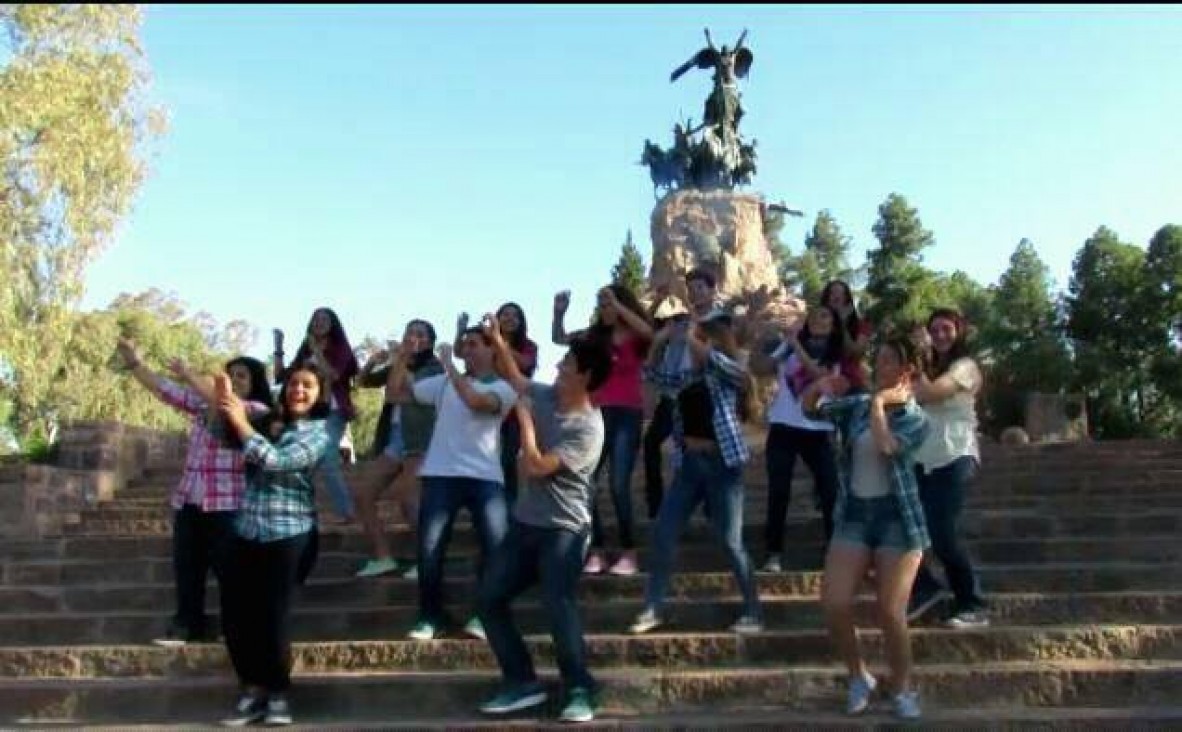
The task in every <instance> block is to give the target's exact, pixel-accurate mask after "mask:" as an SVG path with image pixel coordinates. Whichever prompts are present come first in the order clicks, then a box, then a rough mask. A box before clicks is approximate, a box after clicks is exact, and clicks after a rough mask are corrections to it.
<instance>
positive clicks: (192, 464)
mask: <svg viewBox="0 0 1182 732" xmlns="http://www.w3.org/2000/svg"><path fill="white" fill-rule="evenodd" d="M156 386H157V388H158V393H159V394H160V398H161V400H163V401H164V403H165V404H167V405H169V406H170V407H173V408H175V409H177V410H179V411H181V412H184V413H185V414H188V415H190V417H191V419H190V427H189V449H188V450H187V451H186V453H185V469H184V472H183V473H182V474H181V480H180V483H178V484H177V486H176V488H174V489H173V491H172V499H171V501H170V504H171V505H172V507H173V508H174V509H176V510H178V511H179V510H180V509H181V508H183V507H184V506H185V504H191V505H194V506H199V507H200V508H201V510H202V511H237V510H238V507H239V506H240V505H242V494H243V493H245V492H246V473H245V472H244V468H243V463H242V453H241V452H239V451H238V450H236V449H233V448H230V447H226V446H225V444H223V443H222V441H221V440H220V439H218V437H217V435H215V434H213V433H212V432H210V431H209V427H208V425H207V424H206V419H207V417H208V411H209V403H208V402H206V401H205V399H204V398H203V397H202V396H201V395H200V394H198V393H197V392H195V391H193V390H192V389H189V388H186V387H184V386H181V385H180V384H177V383H176V382H173V381H170V380H169V379H165V378H158V379H157V381H156ZM246 411H247V414H249V415H250V416H251V417H254V416H257V415H259V414H262V413H265V412H266V411H267V408H266V406H264V405H262V404H260V403H258V402H246Z"/></svg>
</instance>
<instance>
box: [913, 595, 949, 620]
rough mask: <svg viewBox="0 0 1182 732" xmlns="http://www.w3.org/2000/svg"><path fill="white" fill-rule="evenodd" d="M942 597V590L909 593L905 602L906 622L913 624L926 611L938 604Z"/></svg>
mask: <svg viewBox="0 0 1182 732" xmlns="http://www.w3.org/2000/svg"><path fill="white" fill-rule="evenodd" d="M943 597H944V592H943V591H942V590H926V591H925V590H916V591H915V592H912V593H911V599H910V600H908V601H907V622H909V623H914V622H915V621H916V620H919V619H920V618H922V617H923V616H924V614H925V613H927V611H929V610H931V609H932V608H934V607H935V606H936V605H939V604H940V600H941V599H942V598H943Z"/></svg>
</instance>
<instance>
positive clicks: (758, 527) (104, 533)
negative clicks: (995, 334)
mask: <svg viewBox="0 0 1182 732" xmlns="http://www.w3.org/2000/svg"><path fill="white" fill-rule="evenodd" d="M699 513H700V512H699ZM748 517H749V518H750V519H751V521H750V522H749V523H745V525H744V527H743V528H744V531H745V532H746V535H747V536H748V537H751V536H752V535H756V536H758V535H762V533H763V520H764V516H763V512H762V511H749V512H748ZM469 525H470V524H469V522H468V517H467V514H466V513H462V514H461V515H460V517H459V518H458V520H457V528H460V529H462V528H463V527H466V526H469ZM604 526H605V527H606V530H607V533H608V536H609V537H611V536H613V535H614V534H615V521H614V516H612V515H611V513H610V512H609V513H608V514H607V515H605V516H604ZM786 526H787V527H788V531H789V532H795V531H799V530H801V529H807V528H808V527H810V526H811V528H812V531H813V532H815V535H816V536H817V537H818V540H819V536H820V518H819V516H817V517H812V518H806V517H802V516H799V515H797V516H791V517H789V519H788V521H787V522H786ZM703 528H704V527H703ZM637 530H638V532H639V534H640V535H639V536H638V537H637V538H638V539H639V538H640V537H642V536H645V535H646V534H647V533H648V531H649V522H648V521H647V519H643V518H641V517H639V516H638V518H637ZM321 531H322V533H323V534H333V533H357V531H358V530H357V528H356V527H353V526H350V527H346V528H345V529H344V530H342V529H340V528H338V527H335V526H322V527H321ZM964 532H965V536H967V537H968V538H1007V537H1013V536H1042V537H1047V538H1052V537H1062V538H1068V537H1072V536H1081V535H1083V536H1090V535H1105V536H1111V537H1114V538H1115V537H1133V536H1146V535H1169V534H1177V533H1180V532H1182V511H1176V510H1174V511H1171V510H1162V509H1158V510H1135V511H1134V510H1133V509H1130V510H1129V511H1127V512H1121V513H1100V512H1095V511H1092V510H1091V508H1090V507H1089V506H1087V505H1086V502H1084V503H1082V504H1081V505H1080V506H1078V507H1077V508H1076V509H1075V510H1066V509H1063V510H1057V511H1055V512H1054V513H1046V512H1042V511H1038V510H985V509H978V510H974V511H970V512H969V513H968V514H967V515H966V516H965V518H964ZM171 533H172V521H171V520H170V519H167V518H158V519H144V520H139V521H123V520H113V521H109V520H92V521H88V522H86V523H85V524H84V525H77V526H69V527H67V528H66V530H65V532H64V535H66V536H95V537H113V536H137V537H138V536H169V535H171ZM609 540H610V539H609Z"/></svg>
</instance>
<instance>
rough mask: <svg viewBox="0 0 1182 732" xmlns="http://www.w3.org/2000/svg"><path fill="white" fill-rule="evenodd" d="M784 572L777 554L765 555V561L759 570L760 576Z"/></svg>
mask: <svg viewBox="0 0 1182 732" xmlns="http://www.w3.org/2000/svg"><path fill="white" fill-rule="evenodd" d="M783 571H784V565H783V564H782V563H781V562H780V555H779V554H769V555H767V561H766V562H764V563H763V566H762V567H760V568H759V572H760V574H779V573H780V572H783Z"/></svg>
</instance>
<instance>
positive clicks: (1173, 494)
mask: <svg viewBox="0 0 1182 732" xmlns="http://www.w3.org/2000/svg"><path fill="white" fill-rule="evenodd" d="M812 492H813V488H812V485H811V484H810V485H806V486H802V487H801V488H799V489H796V488H794V489H793V492H792V502H791V503H790V504H789V513H790V514H792V513H807V512H811V511H812V510H813V495H812ZM602 500H604V508H606V507H607V503H608V501H607V500H606V497H605V498H604V499H602ZM1078 500H1079V499H1078V498H1077V497H1076V496H1073V495H1071V494H1051V495H1046V496H1007V495H993V494H980V493H974V494H971V495H970V496H969V497H968V500H967V501H966V502H965V506H966V509H967V510H969V511H973V510H977V509H989V510H1007V509H1009V510H1042V511H1058V510H1060V509H1062V508H1070V507H1073V506H1076V505H1078ZM168 501H169V497H168V496H165V495H160V496H156V497H153V498H133V499H127V498H124V497H123V496H118V497H117V498H116V499H115V500H113V501H110V502H107V503H101V504H99V505H98V506H97V507H95V508H93V509H89V510H86V511H83V512H82V514H81V515H82V517H83V518H84V519H89V518H133V519H144V518H169V517H171V516H172V514H173V509H172V507H171V506H170V505H169V503H168ZM1087 501H1088V503H1087V505H1088V507H1089V508H1090V509H1091V510H1092V511H1094V512H1097V513H1099V512H1104V513H1108V512H1115V511H1128V510H1139V511H1144V510H1149V509H1158V508H1173V509H1182V485H1180V486H1178V488H1177V489H1175V490H1165V489H1163V490H1160V491H1156V492H1154V493H1147V494H1144V495H1139V496H1137V497H1136V500H1135V502H1133V501H1130V499H1129V497H1127V496H1120V497H1113V496H1094V497H1089V498H1088V499H1087ZM766 504H767V498H766V496H759V497H758V498H752V497H748V499H747V501H746V502H745V504H744V506H745V508H746V510H747V511H751V510H752V509H763V507H764V506H766ZM633 506H634V507H635V508H636V509H639V510H641V511H644V510H647V506H648V504H647V503H646V502H645V499H644V497H643V496H636V497H634V498H633ZM609 510H610V509H609ZM378 512H379V514H380V515H381V516H383V517H385V518H386V519H387V520H390V519H392V518H394V517H399V518H400V515H399V514H398V512H397V510H396V508H395V506H394V504H393V503H392V502H391V501H389V500H388V499H383V500H381V501H379V503H378ZM761 512H762V511H761Z"/></svg>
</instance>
